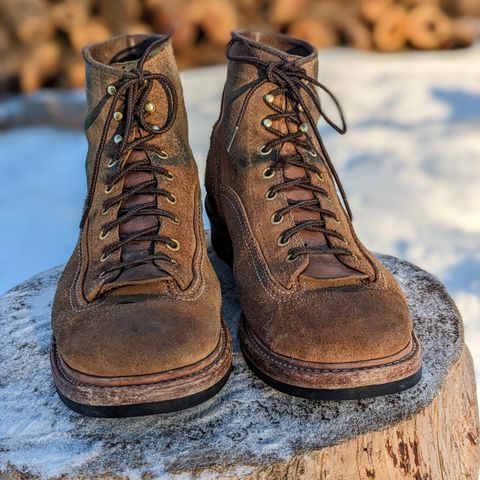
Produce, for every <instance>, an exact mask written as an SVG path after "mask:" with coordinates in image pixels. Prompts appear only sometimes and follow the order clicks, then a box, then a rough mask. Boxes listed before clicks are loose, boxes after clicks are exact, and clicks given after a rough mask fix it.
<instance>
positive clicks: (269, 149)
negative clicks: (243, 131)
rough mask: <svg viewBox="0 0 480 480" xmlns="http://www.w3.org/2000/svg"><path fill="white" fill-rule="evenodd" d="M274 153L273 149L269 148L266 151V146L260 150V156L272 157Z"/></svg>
mask: <svg viewBox="0 0 480 480" xmlns="http://www.w3.org/2000/svg"><path fill="white" fill-rule="evenodd" d="M271 153H272V149H271V148H268V149H266V150H265V145H262V146H261V148H260V155H264V156H265V155H270V154H271Z"/></svg>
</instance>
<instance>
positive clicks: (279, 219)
mask: <svg viewBox="0 0 480 480" xmlns="http://www.w3.org/2000/svg"><path fill="white" fill-rule="evenodd" d="M283 219H284V216H283V215H280V216H279V217H277V214H276V213H274V214H273V215H272V216H271V218H270V221H271V222H272V225H278V224H279V223H282V222H283Z"/></svg>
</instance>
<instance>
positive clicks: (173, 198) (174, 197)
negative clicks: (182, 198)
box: [167, 193, 177, 205]
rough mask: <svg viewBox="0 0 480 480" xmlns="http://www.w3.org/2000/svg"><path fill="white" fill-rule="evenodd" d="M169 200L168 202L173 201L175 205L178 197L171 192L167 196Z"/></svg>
mask: <svg viewBox="0 0 480 480" xmlns="http://www.w3.org/2000/svg"><path fill="white" fill-rule="evenodd" d="M167 202H168V203H171V204H172V205H175V204H176V203H177V197H176V196H175V195H174V194H173V193H171V194H170V195H169V196H168V197H167Z"/></svg>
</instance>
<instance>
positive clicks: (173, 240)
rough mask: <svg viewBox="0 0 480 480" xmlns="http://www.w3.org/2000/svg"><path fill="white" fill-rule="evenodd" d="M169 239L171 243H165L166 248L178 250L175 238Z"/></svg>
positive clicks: (178, 245)
mask: <svg viewBox="0 0 480 480" xmlns="http://www.w3.org/2000/svg"><path fill="white" fill-rule="evenodd" d="M170 241H171V242H172V243H173V245H172V244H170V243H167V248H168V249H170V250H172V251H173V252H176V251H177V250H180V242H179V241H178V240H177V239H176V238H171V239H170Z"/></svg>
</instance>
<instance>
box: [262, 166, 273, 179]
mask: <svg viewBox="0 0 480 480" xmlns="http://www.w3.org/2000/svg"><path fill="white" fill-rule="evenodd" d="M274 175H275V170H274V169H273V168H271V167H268V168H266V169H265V170H264V171H263V172H262V176H263V178H272V177H273V176H274Z"/></svg>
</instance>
